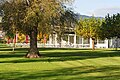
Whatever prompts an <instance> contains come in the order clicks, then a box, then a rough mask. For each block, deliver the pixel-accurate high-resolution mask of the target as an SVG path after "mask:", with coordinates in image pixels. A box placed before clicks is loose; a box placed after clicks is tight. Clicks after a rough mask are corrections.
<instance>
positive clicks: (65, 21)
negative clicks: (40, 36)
mask: <svg viewBox="0 0 120 80" xmlns="http://www.w3.org/2000/svg"><path fill="white" fill-rule="evenodd" d="M55 22H57V25H56V27H55V29H54V30H55V32H56V33H57V40H58V42H59V44H60V47H61V41H62V38H63V37H64V36H65V33H66V32H70V29H71V28H72V31H73V32H74V30H73V29H74V27H75V24H76V22H77V18H76V14H75V13H74V12H73V11H72V10H70V9H66V10H65V12H64V13H62V14H61V15H60V17H59V18H58V20H57V21H55Z"/></svg>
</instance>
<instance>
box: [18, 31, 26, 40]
mask: <svg viewBox="0 0 120 80" xmlns="http://www.w3.org/2000/svg"><path fill="white" fill-rule="evenodd" d="M25 39H26V37H25V35H24V34H22V33H19V34H18V42H25Z"/></svg>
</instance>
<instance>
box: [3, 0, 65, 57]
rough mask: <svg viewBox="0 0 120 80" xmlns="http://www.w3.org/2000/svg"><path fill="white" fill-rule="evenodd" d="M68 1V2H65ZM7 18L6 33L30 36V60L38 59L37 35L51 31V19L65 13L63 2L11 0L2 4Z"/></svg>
mask: <svg viewBox="0 0 120 80" xmlns="http://www.w3.org/2000/svg"><path fill="white" fill-rule="evenodd" d="M65 1H66V0H65ZM1 9H2V10H4V13H5V16H4V18H3V27H4V30H5V31H6V32H9V30H11V31H12V32H13V33H16V31H18V32H20V33H23V34H26V35H29V37H30V49H29V51H28V53H27V54H26V57H28V58H38V57H40V56H41V55H40V54H39V51H38V48H37V34H38V32H39V31H42V32H47V31H49V30H50V29H51V25H50V23H51V22H50V19H51V17H55V16H59V12H64V10H63V8H62V6H61V2H60V1H57V0H9V1H6V2H5V3H4V4H2V7H1Z"/></svg>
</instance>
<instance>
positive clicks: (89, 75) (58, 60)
mask: <svg viewBox="0 0 120 80" xmlns="http://www.w3.org/2000/svg"><path fill="white" fill-rule="evenodd" d="M26 52H27V48H17V49H15V54H13V53H12V49H11V48H8V47H6V46H5V45H2V44H0V80H120V51H114V50H111V49H107V50H105V49H98V50H95V51H92V50H89V49H54V48H40V53H41V54H42V57H41V58H39V59H28V58H24V55H25V54H26Z"/></svg>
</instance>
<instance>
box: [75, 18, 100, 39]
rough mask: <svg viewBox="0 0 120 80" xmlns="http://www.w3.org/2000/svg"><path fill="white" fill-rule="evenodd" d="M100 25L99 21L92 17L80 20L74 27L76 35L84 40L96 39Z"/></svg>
mask: <svg viewBox="0 0 120 80" xmlns="http://www.w3.org/2000/svg"><path fill="white" fill-rule="evenodd" d="M101 24H102V21H101V19H96V18H94V17H92V18H86V19H80V21H79V22H78V25H77V27H76V33H77V34H78V35H81V36H83V37H84V38H92V39H97V38H98V33H99V30H100V27H101Z"/></svg>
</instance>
